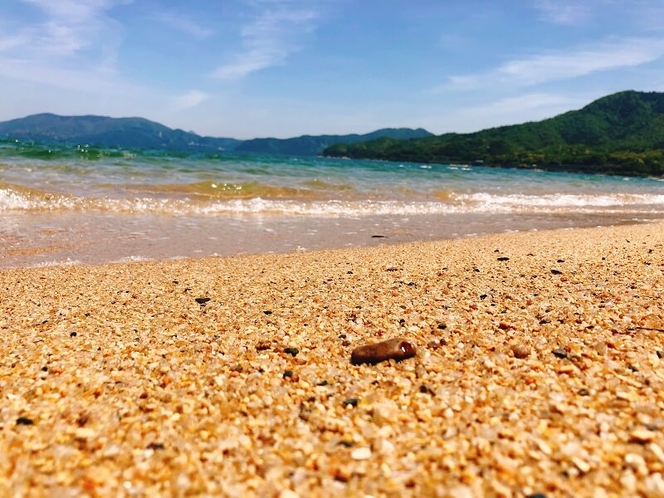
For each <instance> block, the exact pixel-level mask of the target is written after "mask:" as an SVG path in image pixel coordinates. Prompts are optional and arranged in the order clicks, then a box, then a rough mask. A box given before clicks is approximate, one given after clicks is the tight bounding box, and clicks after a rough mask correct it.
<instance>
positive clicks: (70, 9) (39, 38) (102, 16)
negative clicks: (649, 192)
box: [19, 0, 128, 56]
mask: <svg viewBox="0 0 664 498" xmlns="http://www.w3.org/2000/svg"><path fill="white" fill-rule="evenodd" d="M23 1H24V2H25V3H29V4H32V5H34V6H36V7H37V8H39V9H40V10H42V12H43V14H44V16H45V20H44V21H43V22H41V23H39V24H33V25H30V26H25V27H23V28H22V29H21V30H20V33H19V36H21V37H23V38H24V39H26V40H27V42H26V43H25V44H24V47H25V49H26V50H27V51H28V53H32V54H41V55H44V54H47V55H50V56H70V55H75V54H76V53H78V52H80V51H82V50H85V49H88V48H91V47H93V46H94V45H95V44H96V43H102V44H103V43H104V42H105V39H106V38H107V36H108V33H109V32H110V31H115V30H117V23H115V22H114V21H113V20H112V19H110V18H109V17H108V16H107V15H106V13H107V11H108V10H110V9H111V8H113V7H115V6H117V5H119V4H124V3H128V1H127V0H58V1H54V0H23Z"/></svg>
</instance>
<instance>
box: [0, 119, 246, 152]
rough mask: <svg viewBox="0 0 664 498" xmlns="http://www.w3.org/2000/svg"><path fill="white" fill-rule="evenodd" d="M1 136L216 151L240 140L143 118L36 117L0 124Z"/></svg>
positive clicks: (144, 147) (116, 145)
mask: <svg viewBox="0 0 664 498" xmlns="http://www.w3.org/2000/svg"><path fill="white" fill-rule="evenodd" d="M0 136H5V137H8V138H17V139H22V140H36V141H62V142H75V143H79V144H84V143H85V144H91V145H98V146H104V147H127V148H142V149H166V150H187V151H191V150H200V151H209V152H213V151H215V152H216V151H219V150H223V149H232V148H234V147H235V146H237V144H239V143H240V140H235V139H233V138H213V137H201V136H199V135H197V134H195V133H191V132H186V131H182V130H173V129H171V128H168V127H167V126H164V125H162V124H159V123H155V122H154V121H149V120H147V119H143V118H109V117H104V116H58V115H56V114H35V115H32V116H28V117H25V118H20V119H12V120H10V121H4V122H2V123H0Z"/></svg>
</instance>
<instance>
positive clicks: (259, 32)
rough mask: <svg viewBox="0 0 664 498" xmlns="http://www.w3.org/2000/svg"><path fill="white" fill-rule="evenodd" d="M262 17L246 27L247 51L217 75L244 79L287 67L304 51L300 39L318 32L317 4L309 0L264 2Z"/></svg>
mask: <svg viewBox="0 0 664 498" xmlns="http://www.w3.org/2000/svg"><path fill="white" fill-rule="evenodd" d="M255 5H256V7H257V10H259V11H260V12H259V14H258V15H256V16H254V18H253V19H252V20H251V21H250V22H248V23H247V24H245V25H244V26H243V28H242V33H241V34H242V47H243V50H242V51H241V52H239V53H236V54H234V56H233V60H232V61H231V62H229V63H227V64H224V65H222V66H220V67H219V68H217V69H216V70H215V71H214V73H213V76H214V77H215V78H218V79H222V80H233V79H240V78H243V77H245V76H246V75H248V74H250V73H253V72H255V71H260V70H261V69H265V68H267V67H271V66H276V65H280V64H283V62H284V61H285V60H286V58H287V57H288V56H289V55H290V54H292V53H294V52H297V51H298V50H300V49H301V44H300V42H299V39H300V38H301V36H302V35H303V34H305V33H308V32H310V31H311V30H313V29H314V26H315V21H316V20H317V19H318V17H319V13H318V11H317V10H316V9H315V8H314V3H313V2H311V1H307V0H295V1H294V0H276V1H275V0H260V1H258V2H256V4H255Z"/></svg>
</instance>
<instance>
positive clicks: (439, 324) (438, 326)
mask: <svg viewBox="0 0 664 498" xmlns="http://www.w3.org/2000/svg"><path fill="white" fill-rule="evenodd" d="M436 328H437V329H438V330H445V329H446V328H447V324H446V323H442V322H440V323H438V325H436Z"/></svg>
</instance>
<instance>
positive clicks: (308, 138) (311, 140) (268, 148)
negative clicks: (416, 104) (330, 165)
mask: <svg viewBox="0 0 664 498" xmlns="http://www.w3.org/2000/svg"><path fill="white" fill-rule="evenodd" d="M430 136H433V134H432V133H429V132H428V131H426V130H423V129H422V128H418V129H417V130H412V129H410V128H384V129H382V130H377V131H374V132H372V133H367V134H366V135H357V134H353V135H318V136H312V135H304V136H301V137H296V138H286V139H279V138H255V139H253V140H246V141H245V142H242V143H241V144H240V145H238V147H237V148H236V150H237V151H238V152H261V153H270V154H291V155H307V156H316V155H319V154H321V153H322V152H323V151H324V150H325V149H326V148H327V147H329V146H331V145H334V144H337V143H346V144H354V143H359V142H365V141H367V140H375V139H377V138H379V137H387V138H394V139H409V138H423V137H430Z"/></svg>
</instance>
